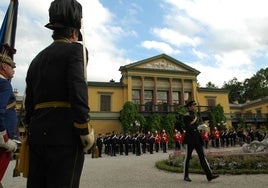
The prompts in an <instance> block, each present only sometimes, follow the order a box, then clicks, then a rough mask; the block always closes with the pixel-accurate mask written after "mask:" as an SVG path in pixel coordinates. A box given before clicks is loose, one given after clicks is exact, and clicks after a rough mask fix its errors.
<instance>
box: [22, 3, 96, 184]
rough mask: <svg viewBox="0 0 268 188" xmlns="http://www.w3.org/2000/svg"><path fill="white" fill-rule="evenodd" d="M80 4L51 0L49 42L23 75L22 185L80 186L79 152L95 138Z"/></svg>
mask: <svg viewBox="0 0 268 188" xmlns="http://www.w3.org/2000/svg"><path fill="white" fill-rule="evenodd" d="M81 19H82V6H81V4H80V3H78V2H77V1H76V0H55V1H53V2H52V3H51V5H50V8H49V23H48V24H47V25H46V27H47V28H49V29H51V30H53V34H52V38H53V40H54V41H53V42H52V44H50V45H49V46H48V47H46V48H45V49H44V50H42V51H41V52H40V53H39V54H38V55H37V56H36V57H35V58H34V59H33V60H32V62H31V64H30V66H29V69H28V71H27V76H26V98H25V110H26V116H25V122H26V123H27V124H28V144H29V148H30V161H29V174H28V178H27V188H37V187H38V188H51V187H69V188H79V183H80V177H81V173H82V168H83V164H84V154H85V153H87V151H88V150H89V149H90V148H91V147H92V145H93V143H94V132H93V129H92V126H91V125H90V123H89V120H90V117H89V112H90V109H89V106H88V87H87V82H86V79H85V75H86V74H85V73H86V70H85V66H86V62H85V61H84V60H86V59H87V58H86V56H85V55H86V53H83V52H84V51H85V50H83V49H84V48H83V46H82V45H81V44H80V43H78V42H77V41H78V40H81V33H80V28H81Z"/></svg>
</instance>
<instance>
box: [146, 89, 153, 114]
mask: <svg viewBox="0 0 268 188" xmlns="http://www.w3.org/2000/svg"><path fill="white" fill-rule="evenodd" d="M144 105H145V111H149V112H151V111H152V110H153V91H151V90H146V91H144Z"/></svg>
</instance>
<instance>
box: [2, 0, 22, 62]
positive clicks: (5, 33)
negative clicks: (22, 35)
mask: <svg viewBox="0 0 268 188" xmlns="http://www.w3.org/2000/svg"><path fill="white" fill-rule="evenodd" d="M18 5H19V2H18V0H10V4H9V7H8V9H7V12H6V15H5V17H4V19H3V23H2V26H1V30H0V53H2V54H8V55H9V56H10V57H11V58H12V59H13V55H14V54H15V53H16V49H15V36H16V29H17V15H18Z"/></svg>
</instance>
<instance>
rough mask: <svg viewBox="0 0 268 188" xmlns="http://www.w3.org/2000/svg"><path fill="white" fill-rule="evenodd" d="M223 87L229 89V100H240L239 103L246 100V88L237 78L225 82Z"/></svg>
mask: <svg viewBox="0 0 268 188" xmlns="http://www.w3.org/2000/svg"><path fill="white" fill-rule="evenodd" d="M222 88H223V89H227V90H229V102H230V103H233V102H235V101H238V102H239V103H244V102H246V99H245V97H244V93H245V89H244V86H243V83H242V82H239V81H238V80H237V78H233V79H232V80H230V81H228V82H227V83H226V82H224V84H223V87H222Z"/></svg>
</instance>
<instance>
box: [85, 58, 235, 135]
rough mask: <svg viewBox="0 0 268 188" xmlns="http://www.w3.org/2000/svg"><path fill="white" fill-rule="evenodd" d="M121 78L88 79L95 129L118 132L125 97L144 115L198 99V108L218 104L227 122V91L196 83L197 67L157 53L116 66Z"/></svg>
mask: <svg viewBox="0 0 268 188" xmlns="http://www.w3.org/2000/svg"><path fill="white" fill-rule="evenodd" d="M119 71H120V72H121V75H122V76H121V79H120V82H113V81H111V82H88V91H89V106H90V109H91V123H92V125H93V127H94V128H95V130H96V132H97V133H106V132H111V131H115V132H117V133H120V132H121V123H120V121H119V116H120V110H121V109H122V107H123V105H124V103H125V102H126V101H132V102H134V103H136V104H137V105H139V112H140V113H142V114H143V115H145V116H146V115H147V116H148V115H151V114H152V113H159V114H167V113H174V107H175V106H176V105H184V104H185V103H186V102H187V101H188V100H195V101H197V103H198V105H199V106H200V109H201V111H206V110H207V108H208V107H209V106H215V105H217V104H221V106H223V108H224V111H225V113H226V116H227V119H228V121H227V124H228V126H231V122H230V118H228V117H230V107H229V102H228V91H226V90H223V89H208V88H198V87H197V76H198V74H199V73H200V72H199V71H198V70H196V69H194V68H192V67H190V66H188V65H186V64H184V63H182V62H180V61H178V60H176V59H174V58H172V57H170V56H168V55H166V54H160V55H158V56H154V57H151V58H148V59H144V60H141V61H138V62H134V63H131V64H128V65H125V66H121V67H120V68H119Z"/></svg>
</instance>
